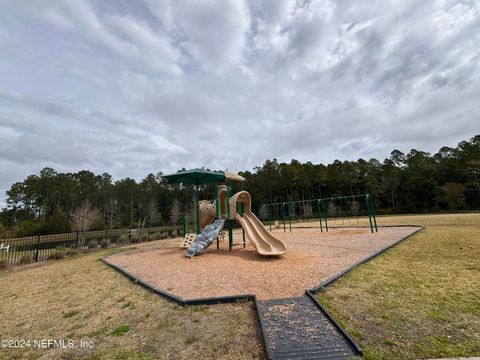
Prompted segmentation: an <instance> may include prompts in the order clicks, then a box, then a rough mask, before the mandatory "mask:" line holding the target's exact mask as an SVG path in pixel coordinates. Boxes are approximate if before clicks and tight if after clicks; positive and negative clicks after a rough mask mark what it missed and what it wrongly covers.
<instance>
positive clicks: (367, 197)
mask: <svg viewBox="0 0 480 360" xmlns="http://www.w3.org/2000/svg"><path fill="white" fill-rule="evenodd" d="M365 204H366V205H367V212H368V221H370V230H371V231H372V234H373V224H372V215H371V212H370V195H368V194H366V195H365Z"/></svg>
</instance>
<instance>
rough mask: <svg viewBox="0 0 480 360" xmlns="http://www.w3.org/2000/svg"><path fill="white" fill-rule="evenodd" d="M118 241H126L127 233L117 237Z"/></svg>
mask: <svg viewBox="0 0 480 360" xmlns="http://www.w3.org/2000/svg"><path fill="white" fill-rule="evenodd" d="M118 241H119V242H120V243H122V244H126V243H128V235H127V234H122V235H120V238H119V239H118Z"/></svg>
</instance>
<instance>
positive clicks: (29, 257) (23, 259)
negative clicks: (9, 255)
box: [19, 255, 33, 265]
mask: <svg viewBox="0 0 480 360" xmlns="http://www.w3.org/2000/svg"><path fill="white" fill-rule="evenodd" d="M32 262H33V256H32V255H23V256H22V257H21V258H20V260H19V263H20V265H26V264H31V263H32Z"/></svg>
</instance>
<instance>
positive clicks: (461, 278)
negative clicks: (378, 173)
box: [317, 214, 480, 359]
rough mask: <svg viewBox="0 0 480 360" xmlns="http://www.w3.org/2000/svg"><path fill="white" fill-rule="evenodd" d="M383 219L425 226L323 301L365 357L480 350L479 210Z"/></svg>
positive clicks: (456, 354) (381, 222) (449, 354)
mask: <svg viewBox="0 0 480 360" xmlns="http://www.w3.org/2000/svg"><path fill="white" fill-rule="evenodd" d="M378 223H379V225H392V224H402V223H403V224H422V225H424V226H425V230H424V231H422V232H421V233H418V234H417V235H415V236H413V237H412V238H410V239H409V240H407V241H406V242H404V243H402V244H400V245H398V246H397V247H395V248H393V249H391V250H389V251H388V252H387V253H385V254H383V255H381V256H380V257H378V258H376V259H374V260H372V261H371V262H369V263H367V264H364V265H362V266H360V267H359V268H357V269H355V270H353V271H352V272H351V273H349V274H348V275H346V276H345V277H343V278H342V279H340V280H339V281H338V282H337V283H335V284H334V285H332V286H331V287H329V288H327V289H326V290H325V291H324V292H322V293H319V294H318V295H317V298H318V299H319V300H320V301H321V302H322V303H323V304H325V305H326V306H327V308H328V309H330V310H331V311H332V313H333V314H334V316H335V317H336V318H337V319H339V320H340V322H341V323H342V324H343V325H344V326H345V327H346V328H347V330H348V331H349V332H350V333H351V334H352V335H353V336H354V337H355V338H356V340H358V342H359V343H360V345H361V347H362V348H363V349H364V352H365V358H366V359H415V358H437V357H459V356H478V355H480V295H479V294H480V214H462V215H416V216H413V215H411V216H397V217H379V218H378ZM380 231H381V229H380Z"/></svg>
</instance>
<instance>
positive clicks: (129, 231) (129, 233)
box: [128, 228, 132, 244]
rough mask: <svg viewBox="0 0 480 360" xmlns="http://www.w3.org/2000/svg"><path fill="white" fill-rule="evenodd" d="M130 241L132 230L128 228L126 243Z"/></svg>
mask: <svg viewBox="0 0 480 360" xmlns="http://www.w3.org/2000/svg"><path fill="white" fill-rule="evenodd" d="M131 240H132V229H130V228H128V243H129V244H130V241H131Z"/></svg>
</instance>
